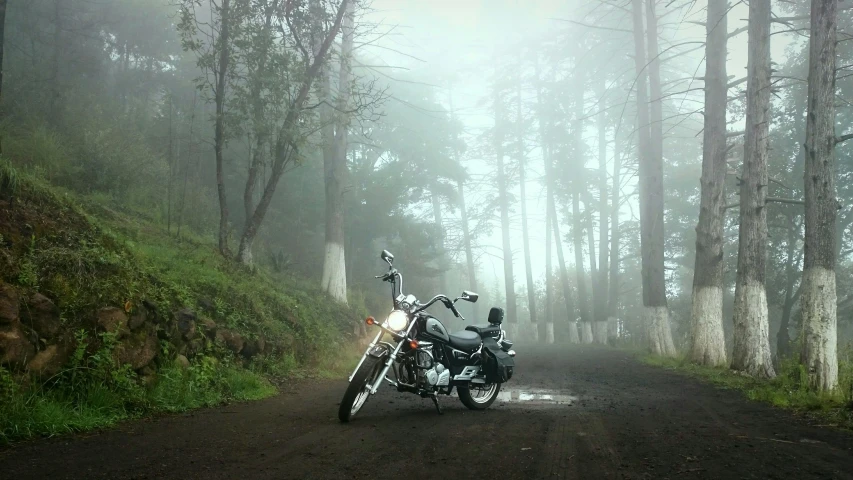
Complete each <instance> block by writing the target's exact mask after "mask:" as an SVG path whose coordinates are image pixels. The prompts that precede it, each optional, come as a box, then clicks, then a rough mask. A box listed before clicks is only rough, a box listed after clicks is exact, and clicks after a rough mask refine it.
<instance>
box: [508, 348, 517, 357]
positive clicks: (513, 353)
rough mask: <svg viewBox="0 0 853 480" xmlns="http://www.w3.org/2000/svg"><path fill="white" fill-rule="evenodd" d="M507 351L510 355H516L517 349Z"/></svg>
mask: <svg viewBox="0 0 853 480" xmlns="http://www.w3.org/2000/svg"><path fill="white" fill-rule="evenodd" d="M506 353H507V355H509V356H510V357H514V356H515V350H510V351H508V352H506Z"/></svg>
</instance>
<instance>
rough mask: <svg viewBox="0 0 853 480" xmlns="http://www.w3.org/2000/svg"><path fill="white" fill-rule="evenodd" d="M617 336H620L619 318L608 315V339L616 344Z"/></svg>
mask: <svg viewBox="0 0 853 480" xmlns="http://www.w3.org/2000/svg"><path fill="white" fill-rule="evenodd" d="M617 338H619V319H618V318H616V317H607V341H608V343H611V344H615V342H616V339H617Z"/></svg>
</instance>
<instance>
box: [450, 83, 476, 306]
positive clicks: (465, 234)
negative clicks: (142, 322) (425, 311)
mask: <svg viewBox="0 0 853 480" xmlns="http://www.w3.org/2000/svg"><path fill="white" fill-rule="evenodd" d="M448 100H449V103H450V120H451V123H454V121H455V116H454V110H453V95H452V94H450V93H448ZM453 137H454V138H453V139H454V140H458V138H456V131H455V130H454V132H453ZM453 160H454V161H455V162H456V163H457V164H459V147H458V141H454V142H453ZM464 184H465V181H464V180H459V182H458V189H459V213H460V215H461V217H462V241H463V242H464V244H465V263H466V266H467V267H468V268H467V270H468V288H470V289H471V290H473V291H475V292H476V291H477V267H476V265H475V264H474V252H473V249H472V248H471V230H470V226H469V225H468V210H467V208H466V207H465V189H464ZM478 305H479V304H477V303H474V306H473V309H474V318H475V319H479V318H480V307H479V306H478Z"/></svg>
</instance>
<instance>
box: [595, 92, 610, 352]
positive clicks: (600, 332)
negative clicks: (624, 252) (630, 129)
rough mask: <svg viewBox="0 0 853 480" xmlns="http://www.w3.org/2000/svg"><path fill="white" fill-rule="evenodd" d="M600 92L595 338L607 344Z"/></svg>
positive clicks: (604, 173)
mask: <svg viewBox="0 0 853 480" xmlns="http://www.w3.org/2000/svg"><path fill="white" fill-rule="evenodd" d="M603 85H604V83H602V88H601V92H600V94H599V95H600V99H601V103H600V109H601V112H600V113H599V114H598V195H599V199H598V201H599V203H598V205H599V206H598V271H597V274H598V275H597V281H596V284H597V285H598V295H596V306H595V337H596V341H597V342H598V343H601V344H603V345H606V344H607V340H608V338H607V337H608V335H607V324H608V316H609V315H608V305H607V304H608V302H607V283H608V275H609V273H610V267H609V265H608V261H609V254H608V247H609V245H608V242H607V235H608V233H609V232H608V228H609V227H608V225H607V223H608V219H609V218H608V217H609V215H610V211H609V210H608V208H607V116H606V115H605V110H606V107H607V102H606V99H605V95H606V93H607V91H606V90H605V89H604V87H603Z"/></svg>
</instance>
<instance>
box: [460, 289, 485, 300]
mask: <svg viewBox="0 0 853 480" xmlns="http://www.w3.org/2000/svg"><path fill="white" fill-rule="evenodd" d="M459 298H461V299H462V300H465V301H466V302H471V303H477V299H478V298H480V295H479V294H478V293H476V292H469V291H468V290H464V291H463V292H462V296H461V297H459Z"/></svg>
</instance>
